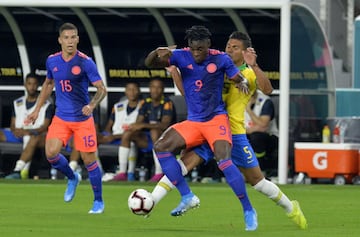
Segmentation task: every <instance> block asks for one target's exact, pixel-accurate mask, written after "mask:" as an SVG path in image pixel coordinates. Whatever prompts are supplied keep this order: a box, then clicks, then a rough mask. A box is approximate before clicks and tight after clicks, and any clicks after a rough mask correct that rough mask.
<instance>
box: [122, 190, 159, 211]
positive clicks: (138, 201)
mask: <svg viewBox="0 0 360 237" xmlns="http://www.w3.org/2000/svg"><path fill="white" fill-rule="evenodd" d="M154 205H155V202H154V199H153V198H152V196H151V193H149V192H148V191H146V190H145V189H136V190H134V191H133V192H132V193H131V194H130V196H129V198H128V206H129V209H130V211H132V213H134V214H136V215H146V214H149V212H151V210H152V209H153V207H154Z"/></svg>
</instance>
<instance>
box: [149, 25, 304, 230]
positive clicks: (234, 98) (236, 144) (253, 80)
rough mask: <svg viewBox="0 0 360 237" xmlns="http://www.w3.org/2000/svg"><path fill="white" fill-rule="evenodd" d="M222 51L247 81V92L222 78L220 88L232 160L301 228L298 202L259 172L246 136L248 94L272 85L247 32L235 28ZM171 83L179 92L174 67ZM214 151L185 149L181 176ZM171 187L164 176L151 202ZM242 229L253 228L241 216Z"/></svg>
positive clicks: (249, 96) (301, 215) (302, 226)
mask: <svg viewBox="0 0 360 237" xmlns="http://www.w3.org/2000/svg"><path fill="white" fill-rule="evenodd" d="M226 53H227V54H229V55H230V56H231V58H232V60H233V61H234V63H235V64H236V65H237V66H238V67H239V69H240V70H241V72H242V73H243V75H245V76H246V78H247V80H248V82H249V90H250V94H244V93H239V92H238V91H237V89H236V88H235V86H234V84H233V83H232V82H231V81H229V80H226V82H225V85H224V88H223V99H224V101H225V103H226V109H227V111H228V113H229V118H230V125H231V132H232V139H233V148H232V159H233V162H234V164H235V165H236V166H237V167H239V169H240V170H241V172H242V173H243V174H244V176H245V177H246V180H247V181H248V182H249V183H250V184H251V185H252V186H253V187H254V188H255V189H256V190H257V191H259V192H261V193H262V194H264V195H265V196H266V197H268V198H269V199H271V200H273V201H274V202H275V203H276V204H277V205H279V206H281V207H282V208H283V209H284V210H285V212H286V214H287V216H288V217H289V218H290V219H291V220H292V221H293V222H294V223H295V224H296V225H298V226H299V227H300V228H301V229H306V228H307V221H306V218H305V216H304V214H303V213H302V211H301V208H300V205H299V203H298V202H297V201H296V200H293V201H291V200H290V199H289V198H288V197H287V196H286V194H284V193H283V192H282V191H281V190H280V188H279V187H278V186H277V185H276V184H274V183H272V182H270V181H268V180H266V179H265V177H264V175H263V173H262V172H261V169H260V166H259V163H258V160H257V158H256V155H255V153H254V151H253V149H252V147H251V145H250V143H249V141H248V139H247V138H246V130H245V122H244V120H245V119H244V116H245V108H246V106H247V104H248V102H249V100H250V98H251V94H253V93H254V91H255V90H256V89H257V88H258V89H260V90H261V91H263V92H264V93H266V94H270V93H271V92H272V86H271V83H270V81H269V79H268V78H267V77H266V75H265V74H264V72H263V71H262V70H261V68H260V67H259V66H258V65H257V63H256V57H257V55H256V52H255V50H254V49H253V48H252V45H251V39H250V38H249V36H248V35H246V34H244V33H242V32H238V31H235V32H233V33H232V34H231V35H230V36H229V40H228V42H227V45H226ZM168 70H170V72H171V75H172V77H173V79H174V82H175V84H176V85H177V87H178V88H180V91H181V92H182V93H183V90H181V88H182V83H181V76H180V75H179V73H178V71H177V70H176V69H175V70H174V68H169V69H168ZM213 156H214V154H213V153H212V151H211V149H210V148H209V146H208V145H207V144H203V145H201V146H199V147H196V148H194V149H193V150H191V151H187V152H185V153H184V154H183V156H182V157H181V160H179V163H180V164H181V165H182V166H184V167H185V168H184V169H183V175H186V174H187V172H188V171H190V170H192V169H193V168H194V167H196V166H197V165H198V164H200V163H201V162H203V161H204V162H208V161H209V160H210V159H213ZM172 188H173V185H172V184H171V183H170V182H169V180H168V179H167V178H166V177H165V176H164V177H163V178H162V179H161V180H160V182H159V183H158V185H157V186H156V187H155V189H154V191H153V192H152V195H153V198H154V200H155V203H158V202H159V201H160V200H161V199H162V198H163V197H164V196H165V195H166V194H167V192H168V191H170V190H171V189H172ZM245 224H246V228H245V229H246V230H255V229H251V228H248V225H247V220H246V216H245Z"/></svg>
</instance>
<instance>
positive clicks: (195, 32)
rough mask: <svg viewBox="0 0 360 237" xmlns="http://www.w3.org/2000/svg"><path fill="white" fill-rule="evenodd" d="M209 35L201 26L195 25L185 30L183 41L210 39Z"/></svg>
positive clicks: (207, 30) (206, 29)
mask: <svg viewBox="0 0 360 237" xmlns="http://www.w3.org/2000/svg"><path fill="white" fill-rule="evenodd" d="M210 37H211V33H210V31H209V29H208V28H206V27H205V26H201V25H195V26H192V27H191V28H189V29H187V30H186V32H185V40H188V41H194V40H195V41H197V40H206V39H210Z"/></svg>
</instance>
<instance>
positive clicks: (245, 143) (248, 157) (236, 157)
mask: <svg viewBox="0 0 360 237" xmlns="http://www.w3.org/2000/svg"><path fill="white" fill-rule="evenodd" d="M232 141H233V147H232V150H231V160H232V162H233V163H234V164H235V165H236V166H237V167H241V168H245V169H246V168H253V167H256V166H259V162H258V160H257V158H256V155H255V153H254V150H253V149H252V147H251V145H250V143H249V140H248V139H247V137H246V135H245V134H237V135H232ZM193 150H194V152H195V153H196V154H197V155H198V156H200V157H201V158H202V159H203V160H204V161H205V163H207V162H209V160H210V159H213V158H214V153H213V152H212V151H211V149H210V146H209V145H208V144H207V143H206V144H203V145H201V146H197V147H195V148H194V149H193Z"/></svg>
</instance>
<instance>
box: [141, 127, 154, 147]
mask: <svg viewBox="0 0 360 237" xmlns="http://www.w3.org/2000/svg"><path fill="white" fill-rule="evenodd" d="M145 134H146V137H147V140H148V146H147V147H146V148H140V151H142V152H150V151H152V149H153V146H154V144H153V141H152V139H151V135H150V132H149V131H146V132H145Z"/></svg>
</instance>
